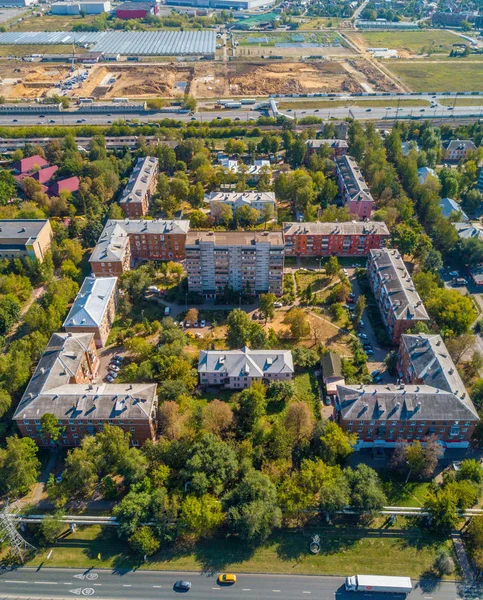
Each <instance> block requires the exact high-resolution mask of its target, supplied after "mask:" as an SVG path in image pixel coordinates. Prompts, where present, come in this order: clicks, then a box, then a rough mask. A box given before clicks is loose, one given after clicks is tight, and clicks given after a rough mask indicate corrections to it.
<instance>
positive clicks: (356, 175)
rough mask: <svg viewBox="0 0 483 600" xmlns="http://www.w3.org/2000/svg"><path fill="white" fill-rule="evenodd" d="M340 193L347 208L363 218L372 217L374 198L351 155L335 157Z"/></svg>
mask: <svg viewBox="0 0 483 600" xmlns="http://www.w3.org/2000/svg"><path fill="white" fill-rule="evenodd" d="M335 168H336V175H337V184H338V186H339V193H340V195H341V198H342V200H343V202H344V205H345V206H346V208H347V210H348V211H349V212H350V213H351V214H352V215H358V216H359V217H360V218H361V219H370V217H371V213H372V211H373V210H374V198H373V197H372V194H371V192H370V190H369V187H368V185H367V183H366V180H365V179H364V177H363V175H362V173H361V170H360V169H359V166H358V165H357V163H356V161H355V160H354V159H353V158H352V157H350V156H347V155H345V156H339V157H337V158H336V159H335Z"/></svg>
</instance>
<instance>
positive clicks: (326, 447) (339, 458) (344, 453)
mask: <svg viewBox="0 0 483 600" xmlns="http://www.w3.org/2000/svg"><path fill="white" fill-rule="evenodd" d="M356 440H357V438H356V436H355V435H354V434H352V433H346V432H345V431H344V430H343V429H342V428H341V427H339V425H337V423H334V422H327V423H324V427H323V430H322V435H321V436H320V457H321V458H322V460H323V461H324V462H326V463H327V464H328V465H336V464H343V463H344V462H345V461H346V459H347V457H348V456H349V455H350V454H352V452H354V448H353V446H354V445H355V443H356Z"/></svg>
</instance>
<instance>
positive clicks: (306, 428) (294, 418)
mask: <svg viewBox="0 0 483 600" xmlns="http://www.w3.org/2000/svg"><path fill="white" fill-rule="evenodd" d="M283 423H284V426H285V430H286V431H287V433H288V435H289V436H290V438H291V439H292V440H293V442H294V443H295V444H302V443H304V442H308V440H309V439H310V437H311V435H312V431H313V428H314V417H313V414H312V411H311V410H310V407H309V405H308V404H307V402H302V401H297V402H291V403H290V404H289V405H288V407H287V410H286V413H285V416H284V421H283Z"/></svg>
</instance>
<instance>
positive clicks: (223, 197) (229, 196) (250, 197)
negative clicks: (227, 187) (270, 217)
mask: <svg viewBox="0 0 483 600" xmlns="http://www.w3.org/2000/svg"><path fill="white" fill-rule="evenodd" d="M205 202H206V203H208V204H209V205H210V209H211V210H213V204H214V203H215V202H216V203H218V204H226V205H227V206H229V207H230V208H231V210H232V212H233V215H234V214H235V213H236V211H237V209H239V208H241V207H242V206H251V207H252V208H255V209H256V210H258V212H259V213H260V214H262V213H263V211H264V210H265V209H266V207H267V206H271V207H272V209H273V213H274V214H275V206H276V202H275V193H274V192H211V194H207V195H206V196H205Z"/></svg>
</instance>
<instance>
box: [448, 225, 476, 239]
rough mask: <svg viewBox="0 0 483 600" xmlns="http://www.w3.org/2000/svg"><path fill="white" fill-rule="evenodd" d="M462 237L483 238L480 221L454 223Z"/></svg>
mask: <svg viewBox="0 0 483 600" xmlns="http://www.w3.org/2000/svg"><path fill="white" fill-rule="evenodd" d="M453 226H454V228H455V229H456V231H457V232H458V235H459V237H460V238H461V239H463V240H467V239H470V238H478V239H480V240H481V239H483V227H482V226H481V225H480V224H479V223H453Z"/></svg>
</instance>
